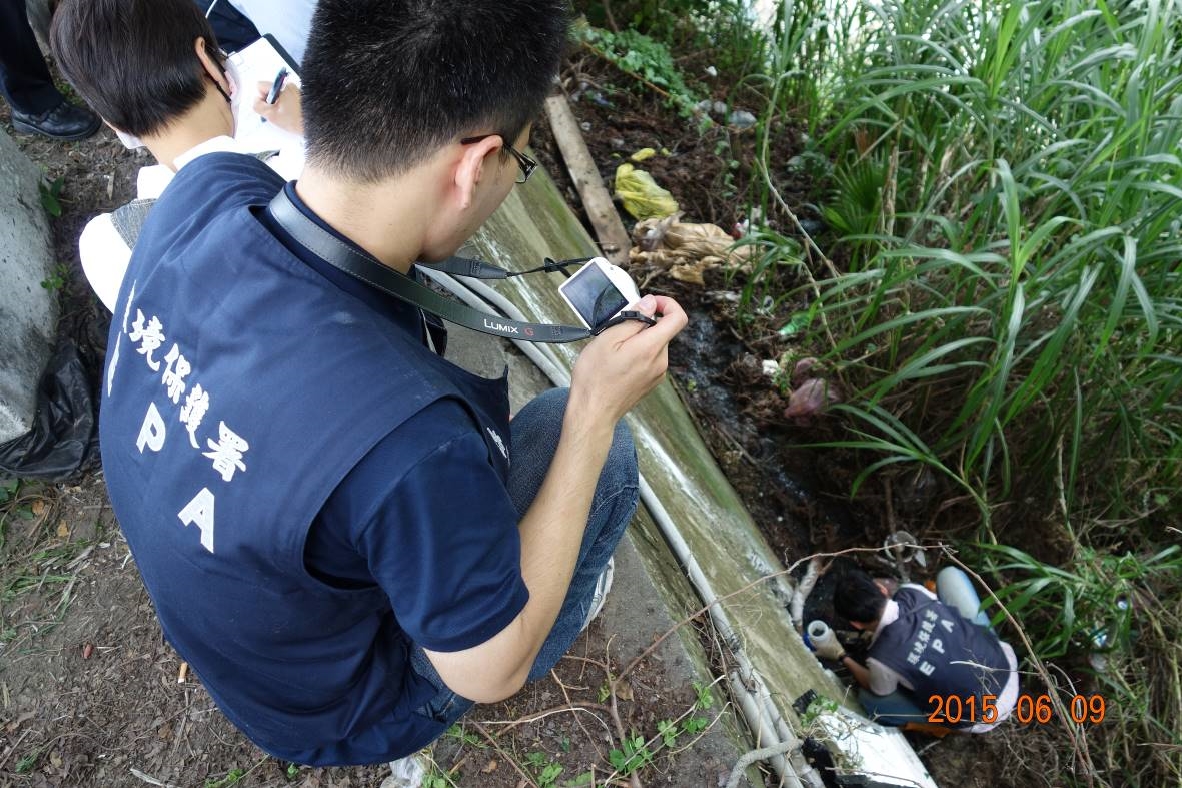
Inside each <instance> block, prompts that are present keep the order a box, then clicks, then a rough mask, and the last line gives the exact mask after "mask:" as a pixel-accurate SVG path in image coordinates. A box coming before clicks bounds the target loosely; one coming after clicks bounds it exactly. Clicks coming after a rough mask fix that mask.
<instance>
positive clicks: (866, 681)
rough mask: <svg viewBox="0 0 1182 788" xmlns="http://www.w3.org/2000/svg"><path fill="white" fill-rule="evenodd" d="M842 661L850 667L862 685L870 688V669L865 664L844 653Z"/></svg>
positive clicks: (855, 678) (856, 679) (850, 670)
mask: <svg viewBox="0 0 1182 788" xmlns="http://www.w3.org/2000/svg"><path fill="white" fill-rule="evenodd" d="M840 661H841V664H843V665H845V666H846V668H847V669H849V672H850V673H852V674H854V680H855V681H857V682H858V685H859V686H860V687H862V688H864V689H870V670H869V669H868V668H867V667H866V666H865V665H863V664H862V663H861V662H858V660H856V659H854V658H853V657H851V656H850V655H849V654H842V655H841V660H840Z"/></svg>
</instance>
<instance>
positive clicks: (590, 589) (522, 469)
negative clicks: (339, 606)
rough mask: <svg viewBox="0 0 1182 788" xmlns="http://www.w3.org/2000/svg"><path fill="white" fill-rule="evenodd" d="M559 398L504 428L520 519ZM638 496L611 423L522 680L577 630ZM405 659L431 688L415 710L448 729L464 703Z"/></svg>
mask: <svg viewBox="0 0 1182 788" xmlns="http://www.w3.org/2000/svg"><path fill="white" fill-rule="evenodd" d="M566 395H567V390H566V389H550V390H549V391H544V392H542V393H541V394H539V395H538V396H537V397H535V398H534V399H533V400H531V401H530V402H529V403H528V404H527V405H526V406H525V407H523V408H522V409H521V411H520V412H518V414H517V415H516V416H514V417H513V420H512V421H511V422H510V423H509V428H510V434H511V440H512V444H511V445H512V451H511V453H510V465H509V482H508V488H509V497H510V498H511V499H512V501H513V505H514V507H516V509H517V512H518V514H520V515H524V514H525V512H526V510H527V509H529V507H530V504H531V503H533V500H534V498H535V497H536V496H537V494H538V490H539V489H540V488H541V486H542V481H543V480H544V479H545V478H546V472H547V471H548V470H549V469H550V463H551V461H552V460H553V458H554V450H555V449H556V448H557V446H558V437H559V435H560V433H561V432H562V417H563V414H564V413H565V412H566ZM639 497H640V476H639V471H638V469H637V465H636V447H635V444H634V443H633V442H632V432H631V430H629V429H628V426H627V425H626V424H624V423H623V422H620V423H619V424H617V425H616V432H615V436H614V437H613V440H612V447H611V450H610V451H609V453H608V456H607V462H606V463H604V466H603V471H602V472H601V473H600V475H599V484H598V486H597V487H596V488H595V496H594V497H593V498H592V499H591V512H590V515H589V516H588V519H587V527H586V529H585V530H584V531H583V541H582V544H581V545H580V547H579V558H578V560H577V562H576V563H575V573H574V576H573V577H572V578H571V583H570V587H569V588H567V590H566V599H565V600H564V601H563V603H562V609H561V610H560V611H559V613H558V619H557V620H556V621H555V622H554V626H553V627H552V628H551V629H550V634H549V635H548V636H547V637H546V640H545V641H544V642H543V643H542V648H541V650H540V651H539V652H538V656H537V658H536V659H535V660H534V664H533V667H532V668H531V669H530V671H529V680H530V681H536V680H537V679H539V678H542V677H543V676H545V675H546V674H548V673H549V672H550V669H551V668H553V667H554V666H555V665H556V664H558V660H559V659H561V658H562V655H563V654H565V653H566V652H567V650H568V649H570V647H571V645H572V644H573V643H574V642H575V638H577V637H578V636H579V633H580V632H581V631H582V628H583V622H584V621H585V620H586V618H587V613H588V611H589V609H590V602H591V597H592V596H593V595H594V593H595V584H596V581H597V580H598V579H599V575H600V573H601V572H602V571H603V569H604V567H606V566H607V562H608V560H609V559H610V558H611V557H612V554H613V553H615V551H616V545H617V544H619V542H620V539H622V538H623V536H624V529H625V528H627V527H628V523H629V522H631V521H632V515H633V514H634V513H635V512H636V504H637V501H638V500H639ZM410 656H411V660H410V661H411V667H412V668H413V669H414V671H415V673H418V674H419V675H420V676H422V677H423V678H425V679H427V680H428V681H430V682H431V683H432V684H434V685H435V686H436V687H438V688H439V694H438V695H436V696H435V697H434V698H433V699H432V700H431V701H430V702H429V703H427V704H426V705H425V706H424V707H423V708H422V709H420V710H419V712H418V713H420V714H424V715H426V716H429V717H431V718H432V719H434V720H436V721H438V722H442V723H446V724H448V725H450V724H451V723H453V722H455V721H456V720H458V719H459V718H460V717H461V716H463V714H464V713H465V712H466V711H468V709H470V708H472V705H473V704H472V701H470V700H467V699H466V698H462V697H460V696H459V695H456V693H454V692H452V691H451V690H450V689H448V688H447V686H446V685H444V683H443V680H442V679H440V678H439V674H438V673H436V672H435V668H434V667H433V666H432V665H431V662H430V660H428V659H427V656H426V654H424V653H423V650H422V649H421V648H419V647H417V646H415V647H414V648H412V649H411V655H410Z"/></svg>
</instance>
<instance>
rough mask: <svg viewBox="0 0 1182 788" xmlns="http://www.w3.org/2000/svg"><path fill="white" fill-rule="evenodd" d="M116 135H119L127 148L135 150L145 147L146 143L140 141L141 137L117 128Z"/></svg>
mask: <svg viewBox="0 0 1182 788" xmlns="http://www.w3.org/2000/svg"><path fill="white" fill-rule="evenodd" d="M115 136H116V137H118V138H119V141H120V142H122V143H123V147H125V148H127V149H128V150H135V149H136V148H142V147H144V143H143V142H141V141H140V138H139V137H133V136H132V135H130V134H127V133H126V132H122V131H119V129H115Z"/></svg>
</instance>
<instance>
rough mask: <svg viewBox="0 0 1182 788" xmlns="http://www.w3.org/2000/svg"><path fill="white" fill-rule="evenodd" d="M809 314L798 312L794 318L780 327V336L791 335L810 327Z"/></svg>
mask: <svg viewBox="0 0 1182 788" xmlns="http://www.w3.org/2000/svg"><path fill="white" fill-rule="evenodd" d="M808 324H809V316H808V313H807V312H797V313H796V314H794V315H793V316H792V319H791V320H789V321H788V322H787V323H785V324H784V325H783V326H781V327H780V336H782V337H789V336H792V335H793V334H796V333H798V332H800V331H802V330H803V329H805V328H808Z"/></svg>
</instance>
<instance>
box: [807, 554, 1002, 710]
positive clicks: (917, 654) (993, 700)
mask: <svg viewBox="0 0 1182 788" xmlns="http://www.w3.org/2000/svg"><path fill="white" fill-rule="evenodd" d="M937 591H938V592H940V593H939V597H937V595H936V594H933V593H932V592H931V591H929V590H928V589H926V588H924V587H923V586H919V585H911V584H905V585H902V586H900V587H899V589H898V590H897V591H896V592H895V594H894V596H893V597H892V596H890V595H889V593H888V591H887V588H886V586H885V585H883V584H882V583H881V582H879V581H876V580H874V579H873V578H871V577H870V576H869V575H868V574H866V573H865V572H863V571H861V570H852V571H849V572H847V573H845V574H844V575H842V576H841V577H840V578H839V579H838V581H837V586H836V591H835V594H834V599H833V606H834V609H835V610H836V612H837V613H838V614H839V615H841V616H843V617H845V618H846V619H848V620H849V622H850V625H851V626H853V627H854V628H855V629H858V630H862V631H866V632H871V633H873V639H872V641H871V645H870V650H869V653H868V655H867V658H866V664H865V665H862V664H861V663H859V662H858V661H857V660H855V659H853V658H852V657H850V656H849V655H848V654H846V653H845V652H844V650H841V648H840V646H838V650H839V652H840V653H838V654H833V655H828V654H822V656H831V657H832V658H834V659H837V660H838V661H840V662H841V664H843V665H844V666H845V667H846V668H848V669H849V670H850V672H851V673H853V675H854V678H855V679H856V680H857V682H858V684H859V685H861V687H862V689H861V691H860V692H859V693H858V700H859V701H860V702H861V703H862V706H863V707H864V708H865V709H866V711H867V713H868V714H869V715H870V716H871V718H872V719H874V720H875V721H876V722H879V723H881V724H883V725H895V726H907V727H915V728H919V729H923V728H924V727H925V726H926V725H928V724H929V723H936V724H937V725H940V726H942V727H945V728H954V729H957V730H962V731H964V732H969V733H984V732H985V731H988V730H990V729H992V728H994V727H996V726H997V725H998V724H999V723H1001V722H1002V721H1003V720H1005V719H1006V718H1007V717H1009V716H1010V714H1011V713H1012V712H1013V710H1014V706H1015V705H1016V704H1017V702H1018V660H1017V656H1016V655H1015V654H1014V650H1013V648H1011V647H1010V645H1009V644H1008V643H1003V642H1002V641H1001V640H999V639H998V637H997V635H996V634H994V632H993V631H992V630H991V629H990V628H989V626H988V619H987V618H986V617H985V616H984V614H983V613H980V612H979V610H978V608H979V606H980V605H979V601H978V600H977V596H976V594H975V593H974V592H973V590H972V585H971V584H970V583H969V582H968V578H967V577H966V576H965V575H964V573H963V572H961V571H960V570H958V569H955V568H948V569H945V570H943V571H942V572H941V573H940V576H939V577H938V578H937ZM941 599H943V600H944V601H941ZM974 619H975V620H974ZM835 640H836V639H835ZM818 653H821V652H820V650H818ZM950 699H951V700H950ZM950 709H956V710H957V711H956V713H955V714H950V713H949V711H950Z"/></svg>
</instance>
